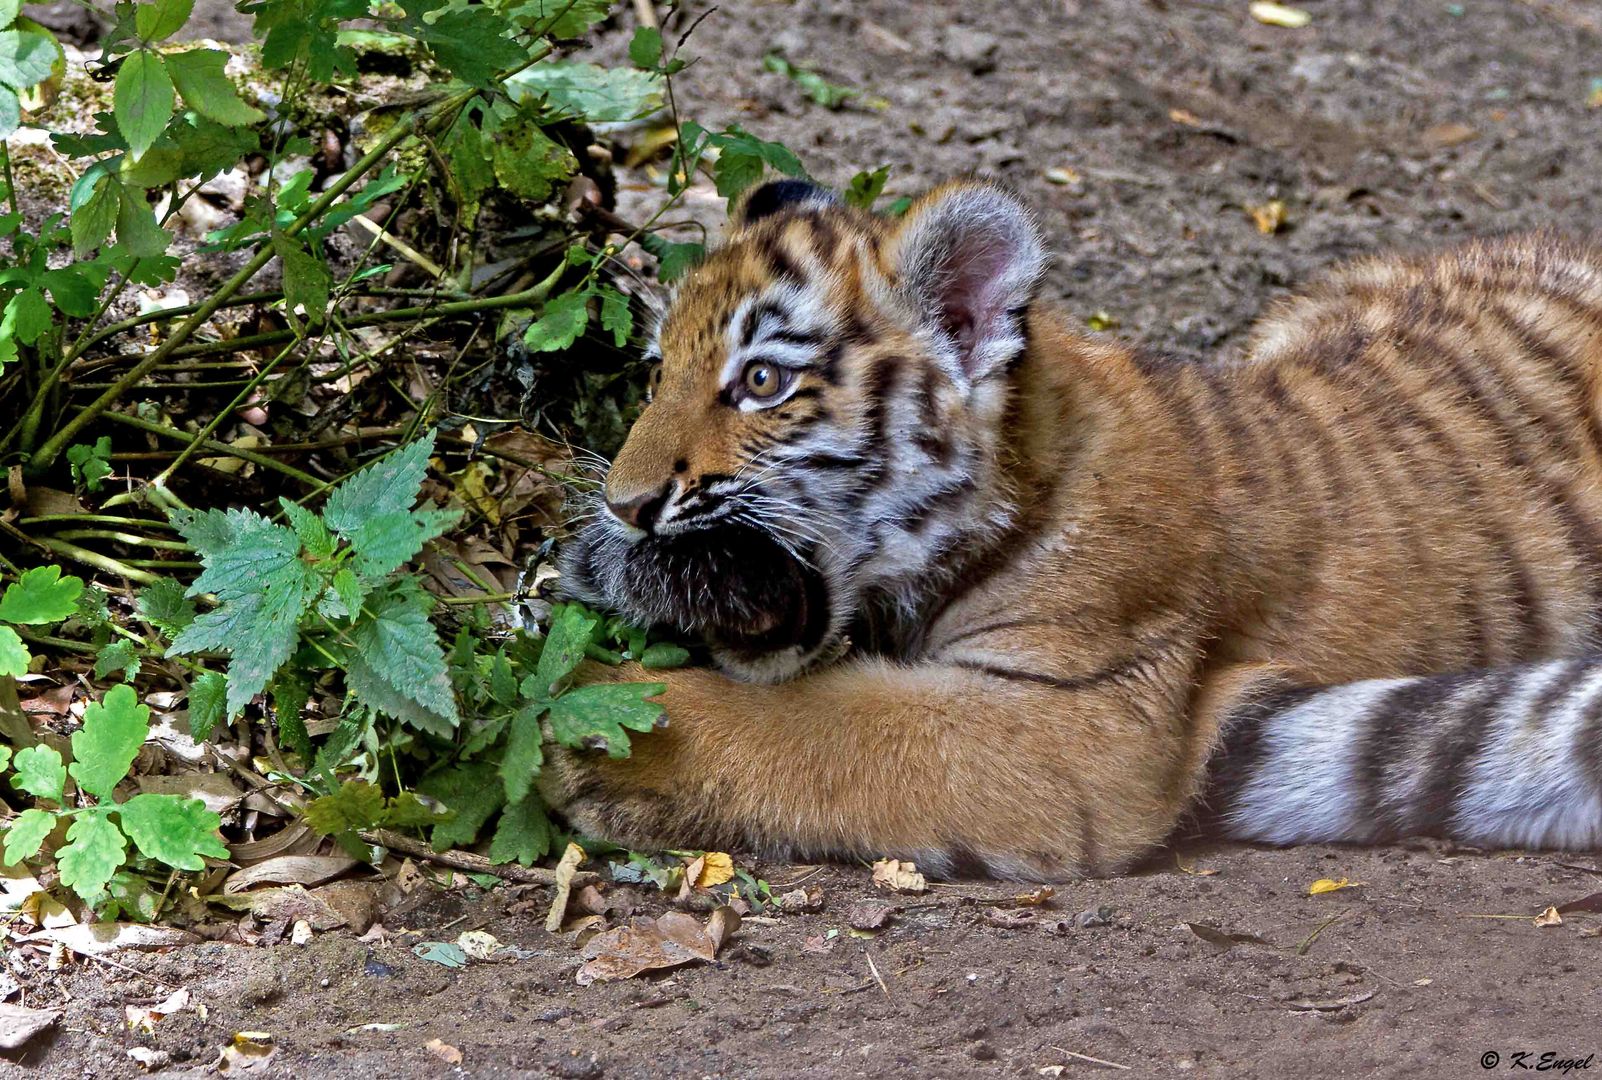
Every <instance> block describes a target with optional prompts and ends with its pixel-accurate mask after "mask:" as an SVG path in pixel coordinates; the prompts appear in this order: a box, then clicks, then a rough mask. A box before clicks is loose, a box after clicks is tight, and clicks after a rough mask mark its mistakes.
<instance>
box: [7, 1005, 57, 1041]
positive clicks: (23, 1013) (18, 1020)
mask: <svg viewBox="0 0 1602 1080" xmlns="http://www.w3.org/2000/svg"><path fill="white" fill-rule="evenodd" d="M59 1019H61V1010H60V1009H30V1008H28V1007H27V1006H26V1005H8V1004H0V1050H16V1049H19V1048H20V1047H22V1046H23V1045H24V1044H26V1043H27V1041H28V1040H29V1039H31V1038H33V1037H34V1036H35V1035H37V1034H39V1033H40V1032H41V1031H43V1030H44V1029H45V1028H47V1027H49V1026H50V1025H51V1024H54V1023H55V1022H56V1021H57V1020H59Z"/></svg>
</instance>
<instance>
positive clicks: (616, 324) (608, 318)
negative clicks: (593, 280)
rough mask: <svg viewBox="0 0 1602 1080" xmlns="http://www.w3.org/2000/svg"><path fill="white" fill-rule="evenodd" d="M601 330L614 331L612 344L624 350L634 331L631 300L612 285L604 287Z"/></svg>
mask: <svg viewBox="0 0 1602 1080" xmlns="http://www.w3.org/2000/svg"><path fill="white" fill-rule="evenodd" d="M600 293H601V329H603V330H610V331H612V344H614V345H616V346H617V347H618V348H620V349H621V348H622V347H623V346H624V345H626V344H628V340H629V334H630V333H632V332H633V330H634V312H633V311H631V310H630V309H629V298H628V297H626V296H624V295H623V294H622V293H621V292H619V291H618V290H616V289H614V288H613V287H612V286H610V285H602V286H601V289H600Z"/></svg>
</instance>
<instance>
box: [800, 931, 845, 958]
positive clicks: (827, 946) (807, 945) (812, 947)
mask: <svg viewBox="0 0 1602 1080" xmlns="http://www.w3.org/2000/svg"><path fill="white" fill-rule="evenodd" d="M838 936H839V932H838V931H836V932H835V933H833V934H813V935H812V936H811V937H805V938H802V939H801V951H802V952H804V953H826V952H829V951H830V950H831V949H833V948H834V941H835V938H836V937H838Z"/></svg>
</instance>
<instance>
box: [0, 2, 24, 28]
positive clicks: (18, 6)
mask: <svg viewBox="0 0 1602 1080" xmlns="http://www.w3.org/2000/svg"><path fill="white" fill-rule="evenodd" d="M20 14H22V0H0V26H10V25H11V24H12V23H14V22H16V21H17V16H18V15H20Z"/></svg>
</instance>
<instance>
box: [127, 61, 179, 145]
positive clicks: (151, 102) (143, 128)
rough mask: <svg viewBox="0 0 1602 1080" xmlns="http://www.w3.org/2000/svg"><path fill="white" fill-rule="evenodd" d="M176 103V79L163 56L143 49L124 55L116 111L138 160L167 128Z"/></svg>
mask: <svg viewBox="0 0 1602 1080" xmlns="http://www.w3.org/2000/svg"><path fill="white" fill-rule="evenodd" d="M173 103H174V98H173V90H172V79H170V78H168V77H167V68H166V66H165V65H164V64H163V63H162V62H161V57H160V56H158V55H156V54H155V53H153V52H151V51H149V50H148V49H140V50H139V51H137V52H132V53H129V54H128V55H127V56H126V57H124V58H123V61H122V67H121V68H119V69H118V71H117V81H116V84H115V85H114V87H113V93H112V113H113V114H114V115H115V116H116V118H117V129H118V130H119V131H121V132H122V137H123V138H124V139H127V140H128V152H129V153H130V154H131V155H133V158H134V160H135V161H137V160H138V159H139V158H141V157H143V156H144V153H145V151H146V150H149V149H150V148H151V146H153V145H154V144H155V142H156V140H157V139H158V138H160V136H161V133H162V132H163V131H165V130H166V128H167V121H168V120H170V119H171V118H172V110H173Z"/></svg>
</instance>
